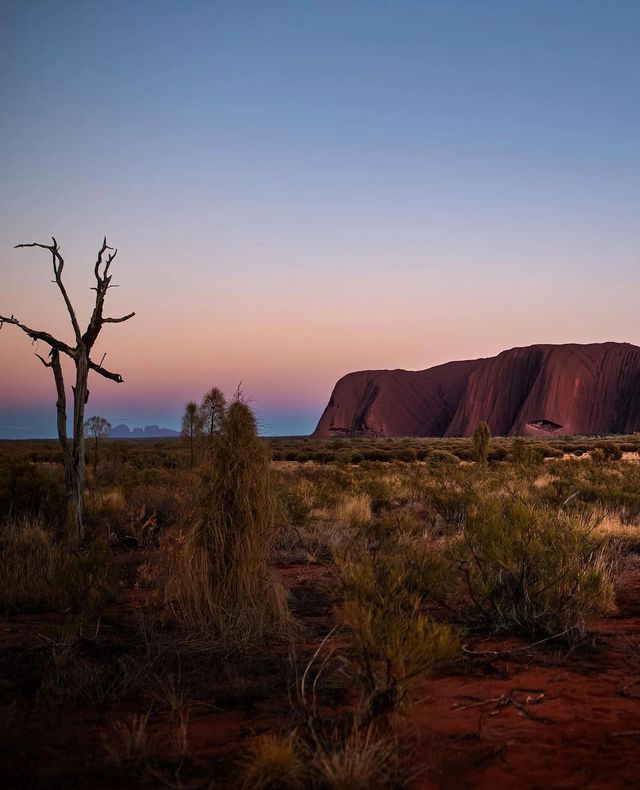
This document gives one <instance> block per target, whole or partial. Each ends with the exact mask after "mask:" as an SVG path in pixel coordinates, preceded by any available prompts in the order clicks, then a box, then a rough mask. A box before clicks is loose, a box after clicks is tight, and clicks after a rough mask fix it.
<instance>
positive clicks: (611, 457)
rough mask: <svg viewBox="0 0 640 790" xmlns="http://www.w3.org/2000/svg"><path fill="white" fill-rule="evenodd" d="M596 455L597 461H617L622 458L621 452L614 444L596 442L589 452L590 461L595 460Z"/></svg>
mask: <svg viewBox="0 0 640 790" xmlns="http://www.w3.org/2000/svg"><path fill="white" fill-rule="evenodd" d="M596 450H597V451H599V453H597V454H596V453H595V451H596ZM596 455H597V457H598V460H603V461H619V460H620V459H621V458H622V450H621V449H620V447H619V446H618V445H617V444H616V443H615V442H611V441H606V442H597V444H596V445H595V446H594V450H592V452H591V458H592V460H594V461H595V460H596Z"/></svg>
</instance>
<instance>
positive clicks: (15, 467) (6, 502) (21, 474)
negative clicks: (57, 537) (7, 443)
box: [0, 457, 66, 528]
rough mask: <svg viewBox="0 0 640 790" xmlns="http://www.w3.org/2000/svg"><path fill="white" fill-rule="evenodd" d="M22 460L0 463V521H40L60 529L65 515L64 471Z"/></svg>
mask: <svg viewBox="0 0 640 790" xmlns="http://www.w3.org/2000/svg"><path fill="white" fill-rule="evenodd" d="M44 463H47V464H49V463H50V462H48V461H47V462H43V463H31V462H29V461H27V460H26V459H25V458H22V457H8V458H4V459H3V462H2V464H0V519H5V518H14V519H15V518H22V517H24V518H27V519H29V518H37V517H39V516H42V518H43V519H44V520H45V521H46V522H47V523H48V524H51V525H53V526H55V527H56V528H59V527H62V525H63V522H64V516H65V513H66V499H65V494H64V483H63V469H62V466H61V465H58V464H53V465H48V466H44Z"/></svg>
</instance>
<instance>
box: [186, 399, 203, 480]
mask: <svg viewBox="0 0 640 790" xmlns="http://www.w3.org/2000/svg"><path fill="white" fill-rule="evenodd" d="M199 422H200V416H199V413H198V404H197V403H195V401H189V403H187V405H186V406H185V408H184V414H183V416H182V436H183V438H184V439H186V441H187V442H188V443H189V454H190V458H191V466H193V443H194V440H195V438H196V436H197V434H198V425H199Z"/></svg>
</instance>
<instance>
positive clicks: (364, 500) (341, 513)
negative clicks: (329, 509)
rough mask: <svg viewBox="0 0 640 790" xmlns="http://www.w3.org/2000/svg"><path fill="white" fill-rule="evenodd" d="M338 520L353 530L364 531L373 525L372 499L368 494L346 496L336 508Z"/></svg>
mask: <svg viewBox="0 0 640 790" xmlns="http://www.w3.org/2000/svg"><path fill="white" fill-rule="evenodd" d="M336 520H337V521H339V522H342V523H344V524H346V525H347V526H348V527H349V528H350V529H352V530H358V529H364V528H365V527H368V526H369V525H370V524H371V521H372V520H373V514H372V512H371V497H370V496H369V495H368V494H356V495H354V496H345V497H344V498H343V500H342V501H341V502H340V504H339V505H338V507H337V508H336Z"/></svg>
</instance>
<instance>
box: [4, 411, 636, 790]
mask: <svg viewBox="0 0 640 790" xmlns="http://www.w3.org/2000/svg"><path fill="white" fill-rule="evenodd" d="M603 442H604V443H605V446H604V447H603V446H602V444H603ZM609 442H610V443H612V444H613V445H614V447H615V448H616V449H615V450H613V449H611V448H609V447H608V444H607V443H609ZM598 445H600V446H598ZM204 447H205V445H204V444H202V443H201V444H199V445H198V448H199V450H200V449H203V448H204ZM206 447H207V448H208V449H207V451H206V452H204V451H202V452H201V451H198V452H197V453H196V452H195V451H194V467H193V468H192V467H191V454H190V447H189V444H188V443H186V444H185V443H183V442H180V441H170V440H165V441H161V440H146V441H145V440H139V441H125V442H118V441H110V442H108V443H105V445H104V446H103V448H102V452H101V457H100V463H99V464H98V467H97V470H96V474H95V476H92V478H91V486H89V488H88V490H87V492H86V495H85V503H84V513H85V521H86V528H87V541H86V543H85V545H84V546H82V547H81V548H79V549H78V550H76V551H71V550H70V549H69V546H68V544H67V543H66V541H65V532H64V529H63V527H64V517H63V518H62V519H60V518H58V517H57V515H59V513H60V512H62V513H63V514H64V509H65V500H64V481H63V463H62V456H61V454H60V451H59V449H58V448H57V447H56V446H55V445H53V444H52V443H45V442H30V443H24V444H8V443H0V470H2V475H1V476H0V519H1V521H0V523H1V524H2V527H1V528H0V544H1V551H0V608H1V609H2V613H3V615H4V617H5V619H6V623H7V625H6V630H5V631H4V633H5V634H6V637H5V639H4V641H3V642H2V645H1V646H0V679H1V680H2V683H0V709H1V710H2V711H6V712H7V717H8V720H10V721H11V722H12V724H11V727H9V728H8V730H7V734H6V737H5V740H6V741H7V742H8V743H11V744H13V746H11V748H10V749H7V750H5V751H2V747H0V758H2V759H3V760H4V761H5V762H7V763H8V765H9V766H10V767H9V768H8V774H9V776H16V775H17V772H19V771H20V770H22V768H21V764H19V754H20V751H19V749H16V747H15V744H16V743H20V742H24V740H23V739H24V738H26V737H27V735H25V733H28V734H29V735H28V737H29V738H31V742H34V743H37V733H38V732H40V731H41V730H40V729H39V728H40V727H41V726H45V727H47V728H48V730H49V732H50V733H52V734H51V735H50V736H49V737H52V738H53V737H55V733H56V731H57V729H58V727H59V729H60V730H61V732H64V733H65V738H66V739H69V738H73V739H74V740H75V741H77V742H78V743H82V744H85V745H86V747H87V748H86V749H84V751H83V753H84V754H85V755H86V754H95V755H96V758H95V759H96V763H95V770H96V771H107V772H111V774H110V776H111V779H109V780H108V781H111V782H112V783H113V784H120V785H124V786H131V787H136V786H140V785H141V784H144V782H148V781H150V780H151V781H153V782H159V783H161V784H162V783H164V784H169V785H171V786H173V785H174V784H176V783H178V781H184V782H187V778H188V781H189V782H193V784H194V785H195V786H197V785H198V782H199V781H200V779H201V778H202V777H203V776H204V775H207V776H211V775H213V774H214V773H215V775H216V776H217V777H218V778H219V780H220V782H221V783H222V784H223V785H225V786H230V787H232V786H245V787H265V788H266V787H291V788H296V787H336V788H339V787H349V788H352V787H353V788H357V787H388V786H393V787H402V786H403V785H404V784H405V783H406V781H407V777H408V776H411V775H412V773H413V772H414V771H415V772H421V771H423V772H424V771H426V772H427V774H426V775H428V774H429V772H431V771H436V777H437V776H438V775H440V774H439V773H438V772H440V771H444V770H446V771H450V770H453V769H451V768H446V769H445V768H443V765H446V764H447V763H446V756H443V755H442V753H441V752H440V751H439V748H440V747H438V746H437V745H435V746H433V747H432V746H431V741H430V740H425V738H424V735H422V734H417V733H418V729H419V728H418V727H416V726H415V725H416V721H419V722H420V724H419V727H424V726H425V725H424V722H425V721H428V722H429V724H428V727H429V728H430V731H433V732H434V733H436V735H437V738H439V739H443V740H444V743H445V745H446V744H448V743H450V741H449V740H448V739H450V738H451V737H453V736H451V735H450V734H448V732H449V731H448V730H447V729H446V728H447V726H448V724H447V722H449V721H452V722H453V721H455V722H457V721H458V718H457V717H458V715H460V716H463V714H464V715H466V713H465V712H466V710H467V709H468V710H469V716H470V719H469V720H470V721H471V714H473V713H474V711H475V714H474V715H475V716H476V717H477V708H476V707H474V706H479V707H481V708H484V707H485V706H487V705H488V704H489V702H487V699H488V700H489V701H490V700H493V699H494V697H493V696H492V695H493V694H494V692H493V691H487V689H488V686H486V685H484V686H483V685H482V684H483V683H489V682H491V683H494V682H497V681H496V677H497V678H502V677H503V676H508V677H509V678H510V680H509V683H510V684H511V685H513V687H514V688H516V689H517V688H519V685H518V684H519V683H520V681H519V679H518V677H517V676H518V673H519V672H520V671H524V670H522V669H521V668H522V667H526V668H527V672H532V673H534V674H535V673H537V674H535V676H536V677H540V678H541V679H540V680H539V681H537V682H539V683H540V684H541V688H542V689H543V690H544V687H545V686H546V684H547V682H548V681H547V680H546V679H545V678H546V675H544V672H546V671H547V670H546V669H545V668H547V667H550V668H554V667H555V668H556V669H555V670H554V671H556V673H557V671H560V675H559V676H558V677H563V675H562V672H566V666H567V664H566V662H567V661H569V662H570V663H569V666H571V678H570V680H571V684H572V685H571V688H572V694H573V688H574V686H575V684H576V683H578V684H579V683H580V682H581V681H580V678H581V677H582V675H580V672H581V671H582V670H581V669H580V667H581V666H582V664H581V662H585V664H584V665H585V667H586V669H585V670H584V671H585V672H586V674H585V675H584V678H585V683H586V682H589V683H590V682H591V680H590V679H589V678H590V676H589V672H591V671H592V667H593V666H594V665H595V663H594V662H596V661H599V656H600V655H601V654H603V652H606V655H607V656H608V658H607V660H608V661H610V662H613V661H614V658H613V657H614V656H615V657H616V658H615V661H623V662H633V661H635V656H636V653H637V651H635V652H634V651H631V650H630V649H629V648H628V645H629V644H632V643H633V642H634V640H635V641H637V634H636V633H635V631H633V628H632V624H633V623H635V621H634V620H633V618H631V619H628V617H629V616H628V608H627V609H625V607H628V603H625V601H627V600H628V596H629V593H627V592H625V589H626V588H625V585H628V584H629V583H630V582H629V579H632V578H633V577H632V575H631V574H632V573H633V572H634V571H633V569H634V568H636V567H637V557H638V552H639V551H640V504H639V500H638V496H637V491H638V490H639V489H640V464H639V463H638V462H637V456H636V455H635V453H636V449H635V448H636V447H637V439H636V438H633V437H624V438H613V439H606V440H603V439H601V438H600V439H584V438H583V439H579V440H578V439H564V438H561V439H553V440H550V441H548V442H544V443H543V442H540V441H536V442H534V441H531V440H528V439H518V440H511V439H501V438H499V437H493V438H492V440H491V445H490V447H489V453H488V456H487V464H486V466H483V465H482V464H474V463H469V461H470V460H472V459H473V458H474V457H475V455H474V448H473V442H472V441H470V440H468V439H467V440H462V439H451V440H429V439H407V440H380V441H377V440H373V439H353V440H346V439H342V440H338V441H336V442H335V444H332V443H331V442H330V441H315V440H307V439H299V440H294V439H287V440H284V439H283V440H262V439H259V438H258V437H257V435H256V430H255V419H254V417H253V415H252V413H251V410H250V409H249V408H248V407H247V405H246V404H244V403H242V402H241V401H233V402H231V403H230V404H228V406H225V410H224V414H223V415H222V417H221V418H220V422H219V424H218V425H217V427H216V429H215V431H214V432H213V434H212V436H210V437H209V440H207V443H206ZM409 450H410V451H411V452H407V451H409ZM596 451H597V452H596ZM618 451H619V452H618ZM578 453H581V454H582V455H577V454H578ZM593 453H596V460H595V462H594V461H593V460H590V459H592V456H593ZM270 456H271V457H270ZM285 456H287V459H286V460H285ZM273 457H275V458H276V460H273ZM414 457H415V459H416V460H411V459H413V458H414ZM294 458H295V460H293V459H294ZM298 459H299V460H298ZM585 459H586V460H585ZM625 596H627V597H625ZM616 599H618V607H619V613H618V615H617V619H616V625H615V628H608V627H605V629H604V631H605V632H606V633H607V634H616V633H617V632H618V629H619V630H620V637H619V639H618V637H617V636H605V637H603V636H601V634H602V633H603V628H602V619H603V618H606V617H607V616H608V615H609V614H610V613H611V612H613V611H614V607H615V605H616ZM625 618H627V619H625ZM627 623H628V624H630V625H629V626H628V627H627V626H626V625H625V624H627ZM634 627H635V626H634ZM511 651H513V652H511ZM503 657H504V658H503ZM556 662H558V663H556ZM624 666H625V667H626V666H627V664H626V663H625V664H624ZM558 667H561V668H562V669H561V670H558ZM630 667H631V663H629V669H628V670H626V669H625V672H627V671H628V673H629V676H631V669H630ZM603 671H604V672H606V671H607V670H606V669H604V670H603ZM616 671H618V670H616ZM496 673H498V674H496ZM624 677H626V675H625V676H624ZM302 679H304V680H302ZM301 682H302V686H303V687H304V693H303V694H302V695H301V694H300V693H299V692H298V691H297V689H299V688H300V686H301ZM499 682H500V683H502V680H499ZM556 682H562V680H560V681H554V683H556ZM567 682H568V681H567ZM625 682H626V681H625ZM530 684H531V681H529V680H527V681H526V688H529V685H530ZM470 685H472V686H473V687H474V688H475V689H476V691H475V692H473V693H474V694H476V695H477V696H473V697H472V698H471V699H469V698H468V697H467V696H465V695H466V694H467V692H466V691H464V689H467V688H468V687H469V686H470ZM510 688H511V686H509V689H510ZM624 688H627V686H626V685H625V686H624ZM509 689H507V691H505V694H504V697H502V696H500V694H502V692H499V693H498V696H497V697H495V699H498V700H499V701H500V702H499V704H498V703H495V704H496V705H497V706H498V707H497V708H496V709H497V710H498V709H499V710H503V707H504V706H506V707H514V706H517V705H521V706H522V707H521V708H517V710H519V711H520V713H521V714H522V715H523V717H524V719H523V721H525V720H527V719H528V718H529V716H530V715H531V716H532V715H534V714H535V715H537V712H538V711H539V712H540V714H541V715H545V711H544V702H543V697H541V696H540V695H541V694H543V691H541V692H535V693H534V692H533V691H528V692H527V693H526V694H525V695H524V696H518V695H519V694H520V692H519V691H517V690H516V691H514V692H513V693H512V692H511V691H510V690H509ZM629 689H630V690H629V692H628V693H630V694H635V693H636V691H635V690H634V689H635V687H629ZM590 693H592V692H590ZM625 693H627V692H625ZM608 699H609V698H608ZM527 700H529V701H528V702H527ZM491 704H493V703H491ZM534 704H537V705H539V708H531V711H529V706H530V705H534ZM431 706H433V708H432V707H431ZM582 710H583V711H584V708H583V709H582ZM458 711H460V712H459V713H458ZM526 711H529V713H527V712H526ZM500 715H501V716H503V715H506V713H501V714H500ZM416 716H417V717H418V718H417V719H416ZM475 721H476V720H475V719H474V722H475ZM40 722H43V724H40ZM247 722H251V726H247ZM254 722H255V724H254ZM454 726H456V727H457V726H458V724H455V725H454ZM536 726H539V725H536ZM625 726H626V727H627V728H629V727H630V726H631V725H625ZM473 727H476V723H474V724H473ZM473 727H472V729H473ZM547 727H548V728H549V729H550V731H551V730H552V728H553V727H558V725H557V724H553V725H551V724H549V725H547ZM553 731H554V732H555V730H553ZM562 732H564V731H562ZM213 733H215V736H214V735H213ZM283 733H285V734H283ZM474 733H476V734H475V735H474V736H473V737H474V738H475V739H476V740H477V739H478V735H477V730H474ZM492 737H493V736H492ZM563 737H570V735H567V733H566V732H564V735H563ZM407 738H409V743H407ZM412 738H417V741H418V743H419V744H420V746H419V749H413V748H412V746H411V743H412V741H411V739H412ZM483 738H484V736H483V735H481V736H480V739H481V742H482V743H484V741H483V740H482V739H483ZM460 743H462V742H459V741H456V744H457V746H456V749H458V750H459V753H460V754H464V753H465V751H464V749H466V748H467V746H461V745H460ZM464 743H465V744H466V743H467V742H466V740H465V741H464ZM469 743H471V741H469ZM490 746H491V749H493V748H494V745H493V743H491V744H490ZM468 748H469V749H470V748H471V747H470V746H469V747H468ZM194 754H197V755H198V757H197V759H194ZM456 754H458V752H456ZM491 754H493V752H491ZM70 759H72V761H73V759H74V758H73V755H71V758H70ZM469 759H471V758H469ZM474 759H475V758H474ZM486 759H493V758H491V757H489V758H486ZM33 765H34V767H33V768H32V769H30V770H32V772H33V774H34V776H40V777H42V776H44V772H45V770H46V768H45V766H44V764H41V765H38V766H36V764H33ZM466 765H468V762H467V763H466ZM11 766H13V767H11ZM92 770H93V769H92ZM455 770H456V771H458V772H459V773H456V774H455V775H456V776H465V775H466V774H465V770H466V768H465V763H464V762H461V764H460V767H459V768H456V769H455ZM86 771H87V767H86V766H85V765H84V764H83V765H80V764H79V763H78V762H77V761H75V762H72V767H70V768H69V769H68V772H69V773H68V775H74V776H80V774H82V775H83V776H85V773H83V772H86ZM176 777H179V780H177V779H176ZM180 777H182V778H180ZM87 781H89V780H87Z"/></svg>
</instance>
